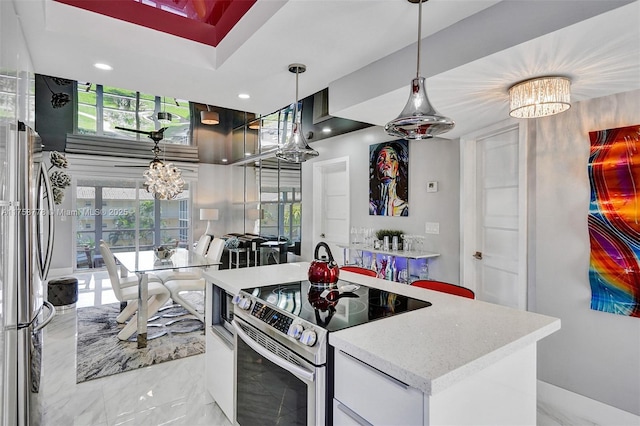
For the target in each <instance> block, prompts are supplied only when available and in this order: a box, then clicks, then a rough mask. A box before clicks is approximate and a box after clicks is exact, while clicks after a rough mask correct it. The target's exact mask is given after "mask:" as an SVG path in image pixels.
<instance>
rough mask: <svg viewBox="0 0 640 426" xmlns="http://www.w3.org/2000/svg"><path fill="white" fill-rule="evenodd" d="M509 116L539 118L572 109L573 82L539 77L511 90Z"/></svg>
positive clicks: (521, 83)
mask: <svg viewBox="0 0 640 426" xmlns="http://www.w3.org/2000/svg"><path fill="white" fill-rule="evenodd" d="M509 105H510V107H509V115H510V116H512V117H516V118H538V117H546V116H548V115H554V114H559V113H561V112H563V111H566V110H568V109H569V108H570V107H571V82H570V81H569V79H568V78H565V77H539V78H533V79H531V80H526V81H522V82H520V83H517V84H515V85H513V86H511V88H510V89H509Z"/></svg>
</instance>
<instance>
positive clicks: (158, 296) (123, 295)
mask: <svg viewBox="0 0 640 426" xmlns="http://www.w3.org/2000/svg"><path fill="white" fill-rule="evenodd" d="M100 253H101V254H102V257H103V259H104V263H105V266H106V267H107V272H108V273H109V279H110V281H111V288H112V289H113V293H114V294H115V296H116V298H117V299H118V300H119V301H120V302H127V306H126V307H125V308H124V309H123V310H122V311H121V312H120V313H119V314H118V316H117V317H116V321H117V322H118V323H120V324H123V323H125V322H126V321H127V319H129V322H128V323H127V325H126V326H125V327H124V328H123V329H122V330H120V332H119V333H118V338H119V339H120V340H127V339H128V338H129V337H131V335H133V333H134V332H135V331H136V329H137V326H138V324H137V314H135V313H136V311H137V310H138V277H137V276H135V275H134V276H131V277H128V279H124V280H123V279H122V278H120V275H119V274H118V265H116V259H115V257H113V253H112V252H111V249H110V248H109V246H108V245H107V244H106V243H105V242H104V241H100ZM133 279H135V282H134V281H133ZM123 284H124V285H123ZM148 288H149V292H148V294H149V299H148V304H147V316H148V317H151V316H153V315H154V314H155V313H156V312H158V309H160V307H161V306H162V305H164V304H165V303H166V302H167V300H169V297H170V296H171V293H170V292H169V289H168V288H167V287H165V286H164V284H162V282H161V281H160V280H159V279H158V278H157V277H155V276H154V275H153V274H149V276H148ZM134 314H135V315H134Z"/></svg>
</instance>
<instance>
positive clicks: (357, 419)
mask: <svg viewBox="0 0 640 426" xmlns="http://www.w3.org/2000/svg"><path fill="white" fill-rule="evenodd" d="M336 401H337V400H336ZM338 410H340V411H342V412H343V413H344V414H345V415H347V416H348V417H349V418H351V419H352V420H353V421H355V422H356V423H358V424H360V425H362V426H373V425H372V424H371V423H369V422H368V421H366V420H365V419H364V418H363V417H361V416H359V415H358V414H357V413H356V412H354V411H353V410H351V409H350V408H349V407H347V406H346V405H343V404H342V403H340V402H338Z"/></svg>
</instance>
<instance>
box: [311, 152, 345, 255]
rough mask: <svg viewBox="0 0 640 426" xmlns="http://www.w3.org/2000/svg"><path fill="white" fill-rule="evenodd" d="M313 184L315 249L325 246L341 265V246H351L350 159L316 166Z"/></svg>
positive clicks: (343, 158) (315, 164) (340, 159)
mask: <svg viewBox="0 0 640 426" xmlns="http://www.w3.org/2000/svg"><path fill="white" fill-rule="evenodd" d="M313 183H314V188H313V197H314V199H313V205H314V209H313V247H314V248H315V246H316V244H317V243H318V242H320V241H324V242H326V243H327V244H328V245H329V247H330V249H331V253H332V254H333V256H334V258H335V259H336V261H338V262H339V263H342V255H343V253H342V248H340V247H338V244H340V245H346V244H349V158H348V157H341V158H336V159H332V160H327V161H320V162H315V163H313ZM321 254H324V251H323V252H322V253H321Z"/></svg>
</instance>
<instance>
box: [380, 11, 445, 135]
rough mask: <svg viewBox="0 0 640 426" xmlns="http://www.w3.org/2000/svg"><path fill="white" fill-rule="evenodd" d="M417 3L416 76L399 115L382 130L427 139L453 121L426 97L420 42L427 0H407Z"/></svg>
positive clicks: (391, 133)
mask: <svg viewBox="0 0 640 426" xmlns="http://www.w3.org/2000/svg"><path fill="white" fill-rule="evenodd" d="M408 1H409V2H410V3H418V66H417V70H416V78H414V79H413V80H412V81H411V94H410V95H409V100H408V101H407V104H406V105H405V107H404V109H403V110H402V112H401V113H400V115H399V116H398V117H397V118H396V119H394V120H391V121H390V122H388V123H387V124H386V125H385V126H384V130H385V131H386V132H387V133H388V134H390V135H391V136H396V137H399V138H403V139H429V138H432V137H434V136H436V135H439V134H441V133H445V132H448V131H449V130H451V129H453V126H454V125H455V123H454V122H453V120H451V119H450V118H448V117H445V116H443V115H440V114H439V113H438V112H437V111H436V110H435V108H434V107H433V106H431V103H430V102H429V98H428V97H427V89H426V87H425V80H424V77H421V76H420V43H421V38H422V35H421V33H422V2H424V1H427V0H408Z"/></svg>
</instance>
